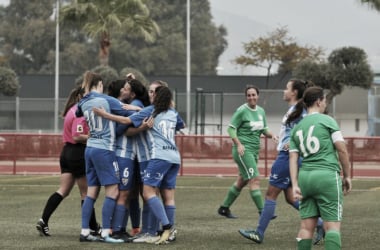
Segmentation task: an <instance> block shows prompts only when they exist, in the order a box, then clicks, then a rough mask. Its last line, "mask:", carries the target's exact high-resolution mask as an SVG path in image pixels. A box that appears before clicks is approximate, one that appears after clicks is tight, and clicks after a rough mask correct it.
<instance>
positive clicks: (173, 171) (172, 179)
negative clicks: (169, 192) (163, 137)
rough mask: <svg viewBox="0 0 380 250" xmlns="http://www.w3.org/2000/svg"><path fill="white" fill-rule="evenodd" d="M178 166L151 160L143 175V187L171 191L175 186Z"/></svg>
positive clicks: (163, 161)
mask: <svg viewBox="0 0 380 250" xmlns="http://www.w3.org/2000/svg"><path fill="white" fill-rule="evenodd" d="M178 171H179V164H173V163H171V162H168V161H165V160H160V159H151V160H150V161H149V163H148V166H147V168H146V171H145V175H144V185H147V186H151V187H158V188H160V189H173V188H175V186H176V181H177V175H178Z"/></svg>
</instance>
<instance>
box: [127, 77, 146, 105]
mask: <svg viewBox="0 0 380 250" xmlns="http://www.w3.org/2000/svg"><path fill="white" fill-rule="evenodd" d="M128 84H129V86H131V91H132V92H133V93H135V95H136V97H135V98H136V99H138V100H140V101H141V102H142V103H143V105H144V106H148V105H149V104H150V101H149V94H148V90H147V89H146V87H145V86H144V84H142V82H140V81H139V80H137V79H132V80H129V81H128Z"/></svg>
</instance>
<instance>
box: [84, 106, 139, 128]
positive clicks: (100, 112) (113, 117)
mask: <svg viewBox="0 0 380 250" xmlns="http://www.w3.org/2000/svg"><path fill="white" fill-rule="evenodd" d="M92 111H94V113H95V114H96V115H98V116H101V117H104V118H106V119H109V120H112V121H115V122H118V123H122V124H127V125H129V124H132V120H131V119H130V118H129V117H124V116H119V115H114V114H111V113H108V112H107V111H106V110H105V109H104V108H103V107H100V108H97V107H94V108H92Z"/></svg>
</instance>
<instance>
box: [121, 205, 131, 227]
mask: <svg viewBox="0 0 380 250" xmlns="http://www.w3.org/2000/svg"><path fill="white" fill-rule="evenodd" d="M128 217H129V210H128V208H125V213H124V219H123V223H122V224H121V230H120V231H122V232H126V231H127V224H128Z"/></svg>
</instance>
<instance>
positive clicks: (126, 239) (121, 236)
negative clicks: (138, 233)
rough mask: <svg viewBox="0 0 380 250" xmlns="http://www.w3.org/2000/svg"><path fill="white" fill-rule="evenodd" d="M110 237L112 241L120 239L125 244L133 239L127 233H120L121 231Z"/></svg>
mask: <svg viewBox="0 0 380 250" xmlns="http://www.w3.org/2000/svg"><path fill="white" fill-rule="evenodd" d="M111 236H112V238H114V239H121V240H123V241H124V242H125V243H131V242H132V241H133V239H134V238H133V237H132V236H131V235H130V234H129V233H127V232H121V231H120V232H113V233H112V235H111Z"/></svg>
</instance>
